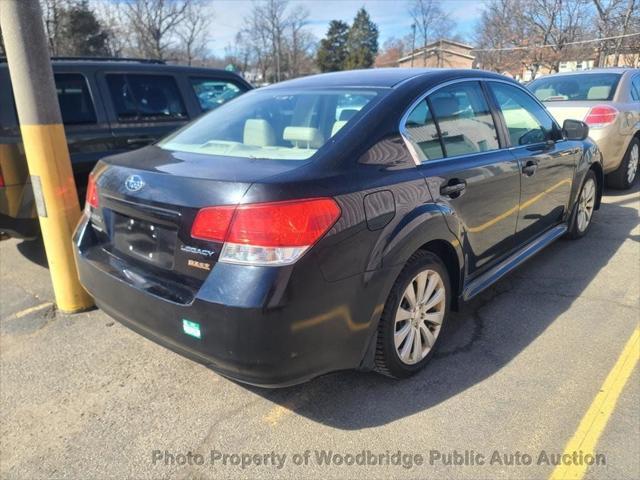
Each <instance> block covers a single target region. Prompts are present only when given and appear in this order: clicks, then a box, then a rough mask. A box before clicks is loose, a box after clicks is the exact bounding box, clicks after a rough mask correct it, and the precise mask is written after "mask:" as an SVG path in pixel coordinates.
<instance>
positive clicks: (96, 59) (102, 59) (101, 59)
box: [0, 57, 166, 65]
mask: <svg viewBox="0 0 640 480" xmlns="http://www.w3.org/2000/svg"><path fill="white" fill-rule="evenodd" d="M61 60H64V61H72V62H135V63H150V64H156V65H165V64H166V62H165V61H164V60H154V59H150V58H130V57H51V61H61ZM6 62H7V58H6V57H0V63H6Z"/></svg>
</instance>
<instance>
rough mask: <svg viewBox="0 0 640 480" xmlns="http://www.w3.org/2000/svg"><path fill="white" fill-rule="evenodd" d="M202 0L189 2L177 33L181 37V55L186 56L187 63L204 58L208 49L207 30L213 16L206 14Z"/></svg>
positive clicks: (179, 54) (190, 63)
mask: <svg viewBox="0 0 640 480" xmlns="http://www.w3.org/2000/svg"><path fill="white" fill-rule="evenodd" d="M203 6H204V5H203V4H202V1H201V0H196V1H194V2H189V3H187V8H186V10H185V12H184V20H183V21H182V22H181V23H180V24H179V25H178V26H177V28H176V34H177V35H178V37H179V39H180V47H179V53H178V56H179V57H184V60H185V61H186V63H187V65H192V64H193V62H194V60H196V59H200V60H201V61H203V60H204V58H205V57H206V51H207V30H208V28H209V26H210V25H211V17H210V16H209V15H206V14H204V13H205V12H204V9H203Z"/></svg>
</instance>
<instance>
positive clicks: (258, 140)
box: [242, 118, 276, 147]
mask: <svg viewBox="0 0 640 480" xmlns="http://www.w3.org/2000/svg"><path fill="white" fill-rule="evenodd" d="M243 137H244V138H243V140H242V141H243V143H244V144H245V145H253V146H255V147H268V146H272V145H275V144H276V135H275V133H274V132H273V128H272V127H271V125H269V122H267V121H266V120H263V119H261V118H249V119H248V120H247V121H246V122H244V136H243Z"/></svg>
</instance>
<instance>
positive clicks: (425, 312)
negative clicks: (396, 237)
mask: <svg viewBox="0 0 640 480" xmlns="http://www.w3.org/2000/svg"><path fill="white" fill-rule="evenodd" d="M449 299H450V287H449V276H448V274H447V269H446V268H445V266H444V265H443V263H442V261H441V260H440V259H439V258H438V257H437V256H436V255H434V254H433V253H431V252H427V251H422V250H421V251H418V252H416V253H415V254H414V255H413V256H412V257H411V258H410V259H409V261H408V262H407V265H406V266H405V268H404V269H403V270H402V273H400V276H399V277H398V279H397V280H396V283H395V284H394V286H393V288H392V289H391V292H390V293H389V298H388V299H387V303H386V304H385V308H384V311H383V313H382V317H381V318H380V324H379V327H378V339H377V348H376V358H375V369H376V371H378V372H379V373H382V374H384V375H387V376H390V377H395V378H403V377H408V376H409V375H412V374H413V373H415V372H417V371H418V370H420V369H422V368H423V367H424V366H425V365H426V363H427V362H428V361H429V359H430V358H431V357H432V356H433V354H434V352H435V347H436V345H437V342H438V339H439V338H440V336H441V333H442V330H443V328H444V325H445V320H446V318H447V315H448V312H449V306H448V305H449Z"/></svg>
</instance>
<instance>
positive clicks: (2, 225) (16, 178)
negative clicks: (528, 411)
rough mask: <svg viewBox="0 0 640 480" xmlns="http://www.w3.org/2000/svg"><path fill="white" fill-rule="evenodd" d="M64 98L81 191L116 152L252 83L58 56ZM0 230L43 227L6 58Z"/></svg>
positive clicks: (151, 65) (18, 233) (2, 65)
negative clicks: (101, 163) (103, 160)
mask: <svg viewBox="0 0 640 480" xmlns="http://www.w3.org/2000/svg"><path fill="white" fill-rule="evenodd" d="M52 65H53V72H54V76H55V83H56V89H57V92H58V101H59V103H60V110H61V112H62V121H63V122H64V126H65V132H66V134H67V140H68V143H69V151H70V153H71V162H72V164H73V172H74V176H75V180H76V185H77V187H78V191H79V193H80V196H81V198H84V191H85V190H86V185H87V175H88V174H89V172H90V171H91V169H92V168H93V166H94V165H95V164H96V162H97V161H98V160H99V159H100V158H102V157H104V156H106V155H109V154H113V153H118V152H124V151H127V150H133V149H136V148H140V147H143V146H146V145H149V144H151V143H153V142H155V141H156V140H158V139H159V138H160V137H163V136H164V135H166V134H167V133H169V132H171V131H172V130H174V129H176V128H177V127H180V126H182V125H184V124H185V123H187V122H188V121H189V120H191V119H193V118H195V117H197V116H199V115H201V114H202V113H203V112H205V111H208V110H212V109H214V108H216V107H218V106H219V105H221V104H222V103H224V102H226V101H228V100H230V99H231V98H234V97H236V96H238V95H240V94H242V93H244V92H246V91H247V90H249V89H251V88H252V87H251V85H250V84H249V83H247V82H246V81H245V80H244V79H243V78H242V77H240V76H239V75H237V74H235V73H233V72H228V71H225V70H218V69H209V68H193V67H184V66H176V65H166V64H164V63H163V62H157V61H144V60H133V59H109V60H103V59H100V60H96V59H82V58H65V59H52ZM0 106H1V107H0V232H1V233H7V234H9V235H11V236H15V237H21V238H31V237H34V236H36V235H37V233H38V222H37V218H36V213H35V205H34V201H33V194H32V192H31V187H30V182H29V174H28V169H27V163H26V161H25V158H24V149H23V147H22V140H21V138H20V128H19V124H18V119H17V114H16V109H15V105H14V100H13V95H12V89H11V81H10V78H9V70H8V68H7V63H6V61H5V60H4V59H0Z"/></svg>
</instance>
